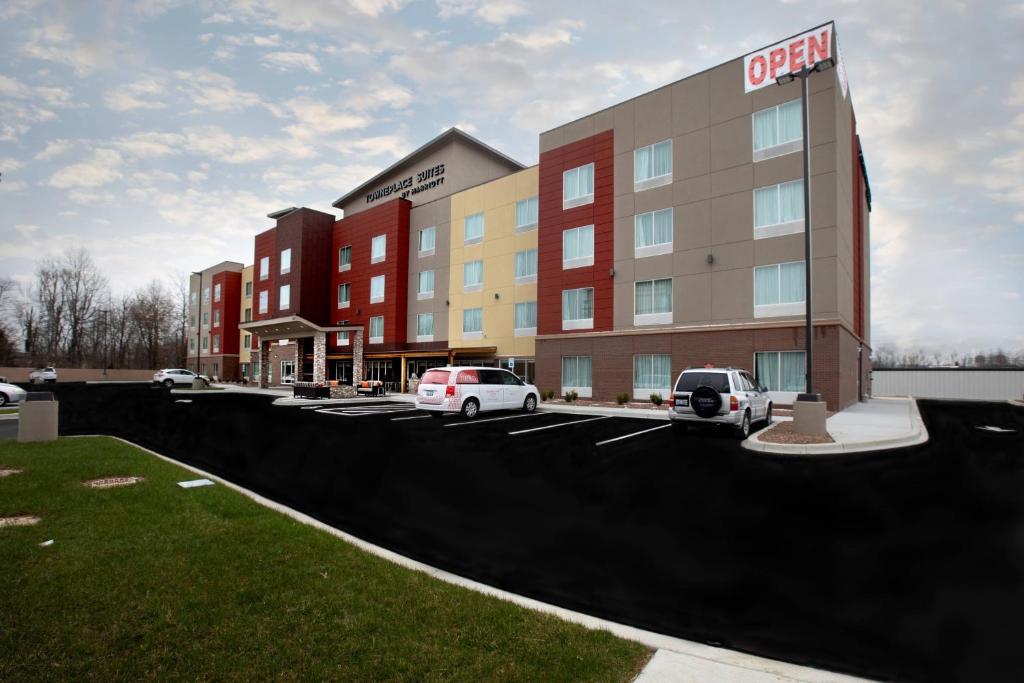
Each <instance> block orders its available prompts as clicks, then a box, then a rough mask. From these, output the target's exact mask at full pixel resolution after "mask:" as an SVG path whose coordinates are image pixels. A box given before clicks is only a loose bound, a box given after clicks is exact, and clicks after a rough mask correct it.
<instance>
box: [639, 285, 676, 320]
mask: <svg viewBox="0 0 1024 683" xmlns="http://www.w3.org/2000/svg"><path fill="white" fill-rule="evenodd" d="M664 280H668V282H669V293H670V295H671V301H669V309H668V311H661V312H657V313H637V311H636V289H637V285H640V284H643V283H646V282H650V283H651V296H652V297H653V296H654V283H655V282H660V281H664ZM673 286H674V282H673V280H672V278H671V277H658V278H652V279H650V280H637V281H635V282H634V283H633V325H634V326H636V327H641V326H644V325H670V324H671V323H672V310H673V307H674V306H675V292H674V291H673V290H672V288H673ZM652 303H653V301H652ZM652 307H653V306H652Z"/></svg>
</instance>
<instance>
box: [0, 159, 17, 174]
mask: <svg viewBox="0 0 1024 683" xmlns="http://www.w3.org/2000/svg"><path fill="white" fill-rule="evenodd" d="M19 168H21V162H20V161H18V160H17V159H15V158H13V157H0V173H10V172H11V171H17V170H18V169H19Z"/></svg>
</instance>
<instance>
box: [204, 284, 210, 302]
mask: <svg viewBox="0 0 1024 683" xmlns="http://www.w3.org/2000/svg"><path fill="white" fill-rule="evenodd" d="M203 303H204V304H208V303H210V288H209V287H203Z"/></svg>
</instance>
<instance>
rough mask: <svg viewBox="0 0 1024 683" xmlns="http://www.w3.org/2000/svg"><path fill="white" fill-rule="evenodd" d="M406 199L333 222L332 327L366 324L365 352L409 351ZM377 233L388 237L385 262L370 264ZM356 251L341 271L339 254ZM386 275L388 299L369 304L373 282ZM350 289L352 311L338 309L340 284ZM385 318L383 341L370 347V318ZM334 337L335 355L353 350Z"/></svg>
mask: <svg viewBox="0 0 1024 683" xmlns="http://www.w3.org/2000/svg"><path fill="white" fill-rule="evenodd" d="M411 207H412V203H411V202H410V201H409V200H407V199H393V200H391V201H389V202H387V203H385V204H381V205H380V206H376V207H374V208H372V209H367V210H366V211H360V212H359V213H357V214H353V215H352V216H347V217H345V218H342V219H341V220H339V221H337V222H336V223H335V224H334V234H333V237H332V240H331V273H332V274H331V289H330V294H329V297H330V303H329V310H330V314H329V318H330V322H331V323H338V322H339V321H342V320H347V321H348V323H349V324H350V325H363V326H364V332H363V333H364V338H365V340H366V341H367V344H366V346H365V349H366V352H367V353H373V352H374V351H394V350H397V349H404V348H405V347H406V326H407V320H406V310H407V297H408V293H409V292H408V290H409V256H408V254H409V209H410V208H411ZM378 235H386V236H387V243H386V250H385V258H384V261H382V262H380V263H370V253H371V243H372V242H373V238H374V237H376V236H378ZM347 246H351V247H352V268H351V269H350V270H347V271H344V272H338V250H339V249H341V248H342V247H347ZM377 275H383V276H384V301H383V302H381V303H375V304H371V303H370V279H371V278H373V277H375V276H377ZM342 283H348V284H350V285H351V286H352V287H351V292H350V294H349V301H350V304H349V307H348V308H338V285H340V284H342ZM378 315H380V316H384V343H382V344H369V343H368V342H369V336H370V318H371V317H374V316H378ZM335 342H336V340H335V339H333V338H332V339H329V340H327V343H328V348H329V349H330V350H331V351H333V352H336V353H337V352H340V353H345V352H347V351H351V346H348V347H338V346H337V345H336V344H335Z"/></svg>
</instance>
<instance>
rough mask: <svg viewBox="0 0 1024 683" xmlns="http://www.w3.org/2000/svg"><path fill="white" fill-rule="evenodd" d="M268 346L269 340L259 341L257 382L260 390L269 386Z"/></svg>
mask: <svg viewBox="0 0 1024 683" xmlns="http://www.w3.org/2000/svg"><path fill="white" fill-rule="evenodd" d="M270 344H271V342H270V341H269V340H266V339H260V350H259V357H260V377H259V382H258V386H259V388H260V389H266V388H267V387H269V386H270Z"/></svg>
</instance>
